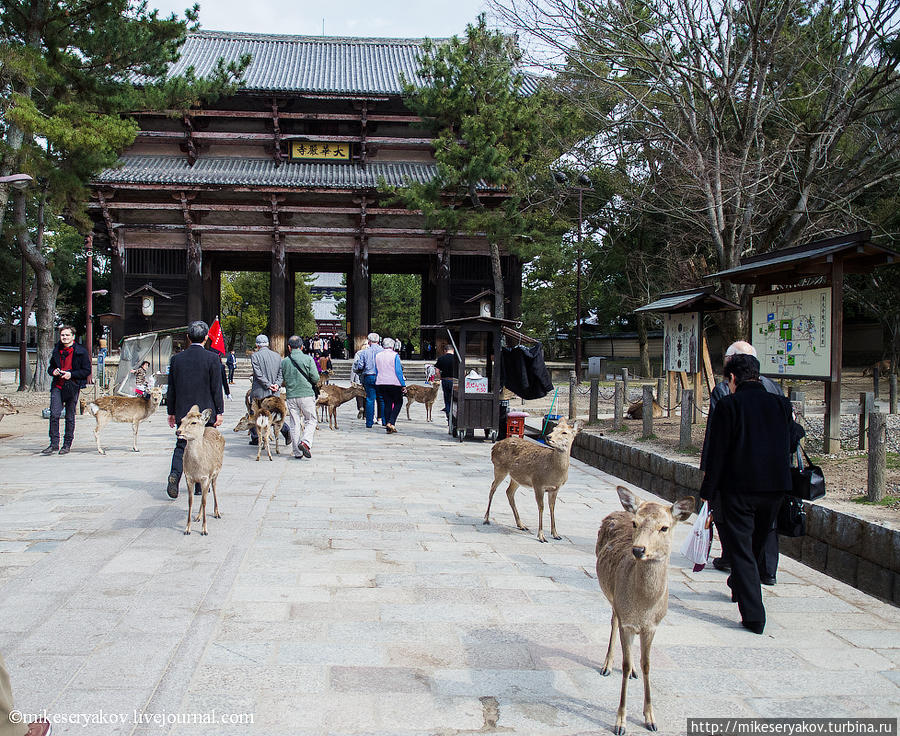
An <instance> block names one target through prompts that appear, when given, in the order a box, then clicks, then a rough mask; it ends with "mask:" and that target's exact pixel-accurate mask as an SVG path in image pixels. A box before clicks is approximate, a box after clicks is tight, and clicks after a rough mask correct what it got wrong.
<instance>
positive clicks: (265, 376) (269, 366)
mask: <svg viewBox="0 0 900 736" xmlns="http://www.w3.org/2000/svg"><path fill="white" fill-rule="evenodd" d="M250 367H251V368H252V369H253V379H252V382H251V384H250V398H251V399H264V398H266V396H275V395H277V394H278V392H279V391H281V383H282V374H281V356H280V355H279V354H278V353H276V352H275V351H274V350H270V349H269V338H268V337H267V336H266V335H257V336H256V352H254V353H253V355H251V356H250ZM281 434H282V435H284V439H285V442H289V441H290V439H291V437H290V432H289V431H288V428H287V425H286V424H285V425H282V427H281ZM250 444H251V445H258V444H259V437H257V436H256V427H253V426H251V427H250Z"/></svg>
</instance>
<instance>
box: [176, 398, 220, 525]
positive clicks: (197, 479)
mask: <svg viewBox="0 0 900 736" xmlns="http://www.w3.org/2000/svg"><path fill="white" fill-rule="evenodd" d="M211 415H212V411H211V410H210V409H204V410H203V411H202V412H201V411H200V407H199V406H197V405H196V404H194V405H193V406H192V407H191V410H190V411H189V412H188V413H187V414H185V415H184V418H183V419H182V420H181V424H179V425H178V429H177V431H176V432H175V435H176V436H177V437H178V439H182V440H185V441H186V442H187V445H186V446H185V448H184V479H185V481H187V487H188V494H187V497H188V515H187V526H186V527H185V529H184V533H185V535H187V534H190V533H191V510H192V509H191V507H192V506H193V503H194V494H193V493H191V490H192V489H193V488H194V487H195V484H197V483H199V484H200V510H199V511H198V512H197V516H196V518H195V519H194V521H200V518H201V517H202V518H203V529H202V530H201V531H200V535H201V536H206V535H207V534H208V533H209V532H208V531H207V529H206V494H207V492H208V491H209V489H210V487H211V488H212V494H213V503H214V507H213V516H214V517H215V518H216V519H221V518H222V514H220V513H219V499H218V496H216V479H217V478H218V477H219V471H221V470H222V460H223V458H224V456H225V437H224V436H222V434H221V433H220V432H219V430H218V429H216V428H215V427H207V426H206V423H207V422H208V421H209V418H210V416H211Z"/></svg>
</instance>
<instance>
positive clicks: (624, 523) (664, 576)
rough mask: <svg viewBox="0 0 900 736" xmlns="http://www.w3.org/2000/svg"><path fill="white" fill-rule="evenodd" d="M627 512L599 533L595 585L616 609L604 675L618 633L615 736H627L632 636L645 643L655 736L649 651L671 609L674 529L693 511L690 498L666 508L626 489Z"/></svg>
mask: <svg viewBox="0 0 900 736" xmlns="http://www.w3.org/2000/svg"><path fill="white" fill-rule="evenodd" d="M616 491H617V492H618V494H619V500H620V501H621V502H622V506H623V507H624V508H625V511H614V512H613V513H611V514H610V515H609V516H607V517H606V518H605V519H604V520H603V522H602V524H601V525H600V531H599V532H597V547H596V554H597V580H598V581H599V582H600V588H601V589H602V590H603V594H604V595H605V596H606V597H607V598H608V599H609V602H610V605H612V621H611V622H610V632H609V646H608V647H607V650H606V659H605V660H604V662H603V669H601V670H600V674H601V675H604V676H606V675H609V674H610V672H611V671H612V670H611V668H612V659H613V650H614V649H615V642H616V633H617V632H618V634H619V639H620V640H621V643H622V692H621V695H620V698H619V709H618V711H617V712H616V725H615V728H613V733H615V734H624V733H625V695H626V693H627V691H628V679H629V677H637V672H636V671H635V669H634V665H633V664H632V652H631V645H632V641H633V640H634V635H635V634H639V635H640V637H641V672H642V673H643V675H644V724H645V725H646V727H647V729H648V730H650V731H656V730H657V729H656V720H655V719H654V717H653V705H652V704H651V702H650V647H651V646H653V637H654V636H655V634H656V627H657V626H659V622H660V621H662V620H663V618H664V617H665V615H666V611H667V610H668V608H669V576H668V567H669V553H670V552H671V548H672V530H673V529H674V527H675V523H676V522H678V521H684V520H685V519H687V518H688V517H689V516H690V515H691V513H693V511H694V499H693V497H692V496H688V497H687V498H682V499H681V500H679V501H677V502H676V503H674V504H672V505H671V506H669V505H668V504H662V503H655V502H651V501H641V499H640V498H638V497H637V496H636V495H635V494H634V493H632V492H631V491H629V490H628V489H627V488H625V487H623V486H619V487H618V488H616Z"/></svg>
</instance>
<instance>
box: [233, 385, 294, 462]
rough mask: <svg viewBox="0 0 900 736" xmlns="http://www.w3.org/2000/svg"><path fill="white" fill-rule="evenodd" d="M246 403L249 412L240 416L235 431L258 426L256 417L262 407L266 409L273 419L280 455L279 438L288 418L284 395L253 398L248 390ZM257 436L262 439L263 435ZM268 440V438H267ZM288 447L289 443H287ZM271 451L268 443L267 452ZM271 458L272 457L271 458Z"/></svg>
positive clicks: (276, 446) (272, 425) (272, 423)
mask: <svg viewBox="0 0 900 736" xmlns="http://www.w3.org/2000/svg"><path fill="white" fill-rule="evenodd" d="M244 404H246V406H247V413H246V414H245V415H244V416H242V417H241V418H240V420H239V421H238V423H237V426H235V428H234V431H235V432H246V431H248V430H249V429H250V427H255V426H256V420H255V419H254V417H255V416H256V414H257V412H258V411H259V410H260V409H265V410H266V411H267V412H269V418H270V420H271V423H270V425H269V426H270V427H271V428H272V430H273V431H274V432H275V454H276V455H280V454H281V451H280V450H279V449H278V438H279V437H280V436H281V428H282V427H283V426H284V422H285V419H287V413H288V412H287V402H286V401H285V400H284V397H283V396H282V395H281V394H277V395H275V396H266V397H264V398H262V399H258V398H255V399H251V398H250V392H249V391H248V392H247V395H246V396H245V397H244ZM257 437H258V438H259V439H260V440H262V435H261V434H257ZM267 441H268V440H267ZM285 447H287V445H285ZM268 451H269V448H268V445H267V446H266V452H268ZM256 459H257V460H259V452H258V451H257V453H256ZM270 459H271V458H270Z"/></svg>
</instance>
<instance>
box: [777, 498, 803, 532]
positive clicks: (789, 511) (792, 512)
mask: <svg viewBox="0 0 900 736" xmlns="http://www.w3.org/2000/svg"><path fill="white" fill-rule="evenodd" d="M776 530H777V531H778V533H779V534H780V535H781V536H783V537H803V536H805V535H806V511H805V510H804V508H803V501H801V500H800V499H799V498H797V497H796V496H788V495H785V496H784V499H783V500H782V502H781V508H780V509H778V521H777V524H776Z"/></svg>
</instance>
